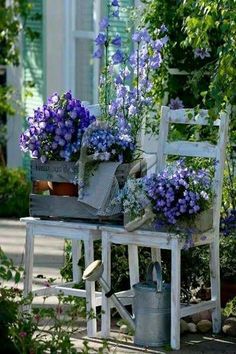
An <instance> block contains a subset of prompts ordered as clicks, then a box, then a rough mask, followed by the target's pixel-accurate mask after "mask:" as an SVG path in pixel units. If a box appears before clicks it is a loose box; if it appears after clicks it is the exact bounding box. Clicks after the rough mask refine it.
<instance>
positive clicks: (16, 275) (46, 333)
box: [0, 248, 109, 354]
mask: <svg viewBox="0 0 236 354" xmlns="http://www.w3.org/2000/svg"><path fill="white" fill-rule="evenodd" d="M22 277H23V269H22V268H21V267H15V266H14V264H13V262H12V260H10V259H9V258H8V257H7V256H6V255H5V253H4V252H3V251H2V249H1V248H0V281H1V287H0V348H1V349H0V351H1V353H8V354H29V353H32V354H33V353H35V354H36V353H37V354H43V353H51V354H56V353H63V354H75V353H84V354H85V353H95V352H97V353H101V354H102V353H104V352H105V351H106V352H109V348H108V345H107V342H106V341H103V343H102V344H101V346H100V347H99V348H98V349H97V351H94V349H93V348H92V347H90V346H89V344H88V342H87V341H85V342H84V344H83V348H82V349H81V351H77V350H76V348H75V346H74V343H73V340H72V336H73V334H74V333H75V332H77V331H78V327H77V320H78V318H79V317H81V306H80V302H79V301H78V300H80V299H78V298H77V297H73V296H63V294H60V295H58V304H57V305H56V306H54V307H50V308H48V307H46V306H40V307H39V308H37V307H33V308H32V311H27V307H29V306H31V305H32V301H33V296H32V295H31V294H29V296H28V297H23V292H22V291H21V290H19V288H18V287H17V284H18V283H19V281H20V279H22ZM8 281H13V282H14V283H15V284H14V286H9V283H8ZM44 300H45V301H46V297H45V299H44Z"/></svg>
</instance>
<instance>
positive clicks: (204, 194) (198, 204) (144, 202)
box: [119, 161, 212, 247]
mask: <svg viewBox="0 0 236 354" xmlns="http://www.w3.org/2000/svg"><path fill="white" fill-rule="evenodd" d="M119 198H120V199H121V200H122V203H123V207H124V212H125V213H127V214H128V219H129V222H128V223H127V225H126V228H127V229H128V230H129V228H130V227H131V228H132V229H134V228H136V226H138V227H140V226H142V225H143V224H144V223H145V222H148V223H149V224H150V222H151V223H152V226H151V227H152V228H154V229H155V230H158V231H162V230H164V231H166V229H167V230H169V231H171V230H172V229H173V227H174V229H175V230H176V227H177V228H178V230H179V231H180V235H181V234H183V235H184V236H185V237H186V245H185V246H186V247H189V246H191V244H192V242H193V240H192V235H193V234H194V232H195V231H205V230H207V229H209V228H211V226H212V214H211V209H210V206H211V199H212V193H211V179H210V174H209V172H208V171H207V170H204V169H200V170H194V169H193V168H191V167H187V166H186V165H185V164H184V163H183V161H178V162H177V163H176V165H174V166H173V165H172V166H168V167H167V168H166V169H165V170H164V171H162V172H161V173H159V174H152V175H151V176H146V177H143V178H142V179H138V180H131V181H128V182H127V184H126V186H125V188H124V190H123V191H122V193H121V194H120V196H119ZM206 211H207V220H204V222H202V219H201V222H199V220H198V218H199V217H200V216H201V217H202V215H203V213H204V212H206ZM204 219H205V216H204ZM130 221H131V223H130Z"/></svg>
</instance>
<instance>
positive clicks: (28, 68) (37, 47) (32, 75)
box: [22, 0, 44, 171]
mask: <svg viewBox="0 0 236 354" xmlns="http://www.w3.org/2000/svg"><path fill="white" fill-rule="evenodd" d="M31 3H32V12H31V15H32V16H33V15H36V14H37V15H40V16H41V19H37V20H36V19H35V20H34V19H28V20H27V22H26V26H27V27H29V28H30V29H31V30H32V31H34V32H37V33H38V37H37V38H34V39H33V40H32V39H31V38H30V37H29V36H25V37H24V38H23V63H22V66H23V87H24V88H23V92H22V93H23V102H24V109H25V115H26V117H28V116H30V115H32V114H33V110H34V109H36V108H37V107H39V106H41V105H42V103H43V99H44V97H43V96H44V72H43V20H42V18H43V17H42V16H43V1H41V0H31ZM29 164H30V161H29V156H28V155H26V154H24V157H23V166H24V167H25V168H26V169H27V170H28V171H29Z"/></svg>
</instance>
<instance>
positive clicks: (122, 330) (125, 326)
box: [120, 324, 129, 334]
mask: <svg viewBox="0 0 236 354" xmlns="http://www.w3.org/2000/svg"><path fill="white" fill-rule="evenodd" d="M128 332H129V329H128V326H127V325H125V324H123V325H121V326H120V333H124V334H127V333H128Z"/></svg>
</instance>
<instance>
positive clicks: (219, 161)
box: [102, 107, 228, 349]
mask: <svg viewBox="0 0 236 354" xmlns="http://www.w3.org/2000/svg"><path fill="white" fill-rule="evenodd" d="M171 124H185V125H186V127H187V125H190V126H191V125H208V124H209V119H208V115H207V111H201V112H200V113H199V114H197V115H194V111H193V110H189V109H188V110H184V109H181V110H171V109H170V108H169V107H162V109H161V121H160V130H159V132H160V133H159V143H158V147H157V170H158V171H160V170H162V169H163V168H164V166H165V162H166V157H167V155H177V156H178V155H179V156H193V157H203V158H211V159H215V161H216V163H215V175H214V181H213V186H214V188H213V189H214V191H213V192H214V202H213V228H212V229H210V230H208V231H207V232H204V233H203V234H196V235H194V246H201V245H206V244H207V245H209V247H210V278H211V300H209V301H203V302H200V303H199V304H195V305H189V306H181V304H180V283H181V279H180V274H181V249H182V248H183V247H184V241H182V240H181V239H180V238H179V237H178V235H177V234H175V233H171V234H170V233H167V232H154V231H144V230H135V231H133V232H128V231H126V230H125V229H124V228H123V227H118V226H117V227H115V226H114V227H113V226H103V227H102V260H103V264H104V273H103V277H104V279H105V280H106V282H107V283H108V284H109V285H110V282H111V280H110V276H111V245H112V243H114V244H124V245H128V248H129V271H130V285H131V287H132V285H133V284H134V283H135V282H138V281H139V271H138V267H139V264H138V255H137V247H138V246H144V247H145V246H146V247H151V248H153V249H158V248H159V249H168V250H170V251H171V328H170V336H171V347H172V348H173V349H179V348H180V319H181V318H182V317H185V316H187V315H192V314H194V313H197V312H199V311H203V310H207V309H211V310H212V321H213V332H214V333H218V332H219V331H220V330H221V307H220V271H219V219H220V208H221V199H222V184H223V171H224V163H225V146H226V141H227V132H228V114H226V113H221V114H220V117H219V119H217V120H216V121H214V123H213V124H214V126H216V127H217V128H218V141H217V144H216V145H213V144H211V143H209V142H208V141H201V142H192V141H175V142H173V141H169V140H168V134H169V128H170V125H171ZM117 271H119V270H117ZM102 309H103V311H104V314H103V315H102V335H103V336H104V337H107V336H109V334H110V301H109V298H107V297H106V295H105V293H104V292H103V296H102Z"/></svg>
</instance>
